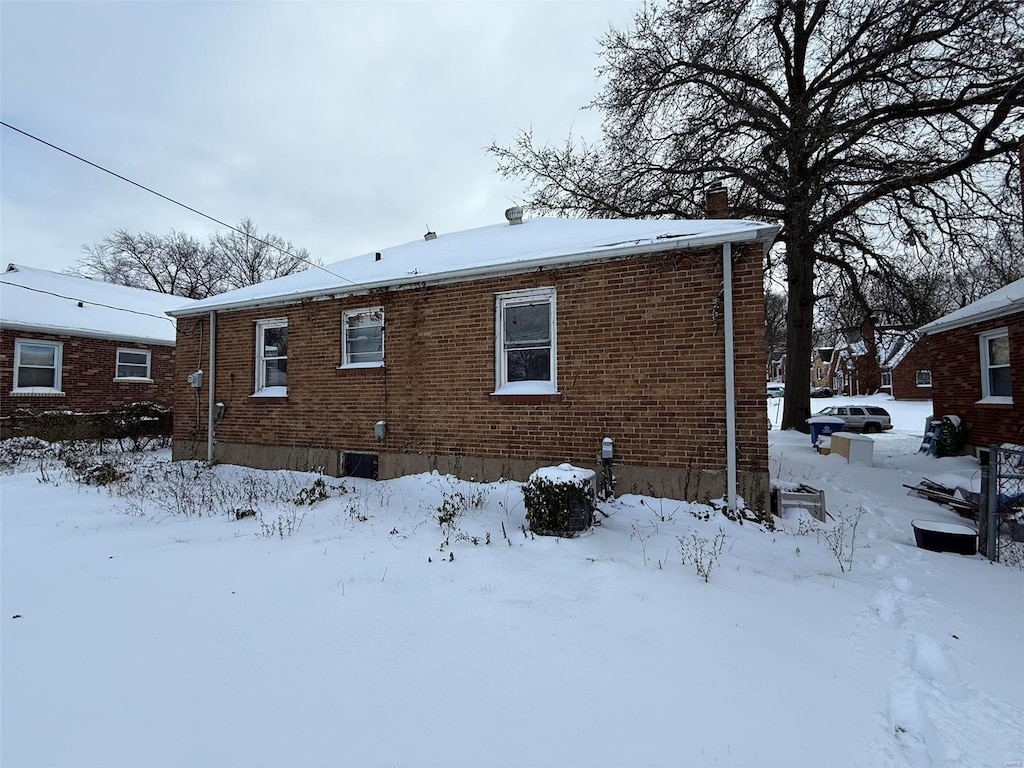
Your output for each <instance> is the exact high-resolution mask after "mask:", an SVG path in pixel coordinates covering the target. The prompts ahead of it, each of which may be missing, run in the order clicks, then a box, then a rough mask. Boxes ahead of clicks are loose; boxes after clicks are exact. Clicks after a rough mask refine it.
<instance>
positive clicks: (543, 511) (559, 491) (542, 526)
mask: <svg viewBox="0 0 1024 768" xmlns="http://www.w3.org/2000/svg"><path fill="white" fill-rule="evenodd" d="M594 478H595V473H594V472H593V471H592V470H588V469H580V468H579V467H574V466H572V465H571V464H560V465H559V466H558V467H557V468H556V467H544V468H542V469H538V470H537V471H536V472H534V473H533V474H532V475H530V479H529V480H528V481H527V482H526V484H525V485H523V502H524V504H525V506H526V522H527V523H529V526H530V530H531V531H533V532H534V533H538V534H540V535H542V536H566V535H569V536H572V535H573V534H576V533H579V532H580V531H584V530H586V529H587V528H589V527H590V526H591V524H592V523H593V520H594V510H595V509H596V507H597V497H596V494H595V489H594Z"/></svg>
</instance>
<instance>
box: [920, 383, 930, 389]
mask: <svg viewBox="0 0 1024 768" xmlns="http://www.w3.org/2000/svg"><path fill="white" fill-rule="evenodd" d="M917 388H918V389H931V388H932V385H931V384H918V385H917Z"/></svg>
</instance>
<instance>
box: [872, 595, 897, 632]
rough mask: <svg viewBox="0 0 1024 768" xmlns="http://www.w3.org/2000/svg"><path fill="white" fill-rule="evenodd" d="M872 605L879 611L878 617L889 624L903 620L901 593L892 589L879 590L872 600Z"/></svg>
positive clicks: (892, 624)
mask: <svg viewBox="0 0 1024 768" xmlns="http://www.w3.org/2000/svg"><path fill="white" fill-rule="evenodd" d="M872 606H873V607H874V609H875V611H876V612H877V613H878V617H879V618H880V619H881V620H882V621H884V622H885V623H886V624H888V625H889V626H895V625H897V624H899V623H900V622H902V621H903V610H902V608H901V605H900V595H899V593H897V592H894V591H893V590H891V589H883V590H882V591H880V592H878V593H877V594H876V595H875V599H874V600H873V601H872Z"/></svg>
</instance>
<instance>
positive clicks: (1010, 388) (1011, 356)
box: [920, 280, 1024, 451]
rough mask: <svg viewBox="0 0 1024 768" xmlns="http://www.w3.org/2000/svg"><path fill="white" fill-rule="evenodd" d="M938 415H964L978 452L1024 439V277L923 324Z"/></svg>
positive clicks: (935, 411) (933, 401)
mask: <svg viewBox="0 0 1024 768" xmlns="http://www.w3.org/2000/svg"><path fill="white" fill-rule="evenodd" d="M920 331H921V333H922V334H925V335H926V337H927V339H928V346H929V353H930V356H931V373H932V390H931V391H932V403H933V412H934V413H935V415H936V416H945V415H949V414H953V415H956V416H959V417H960V418H961V419H962V421H963V424H964V426H965V427H966V429H967V444H968V446H969V447H970V448H972V449H974V450H975V451H976V450H977V449H978V448H983V447H985V446H988V445H992V444H1002V443H1014V444H1017V445H1021V444H1024V280H1018V281H1017V282H1015V283H1010V284H1009V285H1007V286H1005V287H1003V288H1000V289H999V290H998V291H995V292H993V293H990V294H989V295H988V296H985V297H984V298H982V299H979V300H978V301H976V302H974V303H973V304H968V305H967V306H966V307H964V308H963V309H959V310H957V311H956V312H951V313H950V314H948V315H946V316H945V317H941V318H939V319H938V320H936V321H934V322H932V323H929V324H928V325H925V326H923V327H922V328H921V329H920Z"/></svg>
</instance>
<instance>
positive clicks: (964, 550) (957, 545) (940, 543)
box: [912, 520, 978, 555]
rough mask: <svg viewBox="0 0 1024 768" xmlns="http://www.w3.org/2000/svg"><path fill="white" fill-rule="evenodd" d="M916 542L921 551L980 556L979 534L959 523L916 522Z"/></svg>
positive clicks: (913, 523)
mask: <svg viewBox="0 0 1024 768" xmlns="http://www.w3.org/2000/svg"><path fill="white" fill-rule="evenodd" d="M912 525H913V526H914V540H915V541H916V542H917V546H919V547H920V548H921V549H927V550H929V551H931V552H955V553H956V554H958V555H976V554H978V532H977V531H976V530H974V529H973V528H971V527H969V526H966V525H959V524H958V523H940V522H939V521H938V520H914V521H913V522H912Z"/></svg>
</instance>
